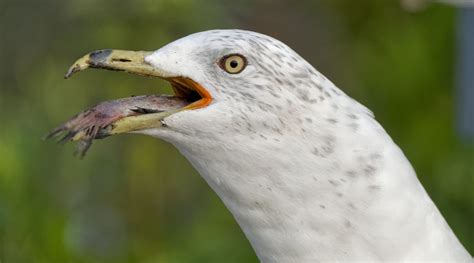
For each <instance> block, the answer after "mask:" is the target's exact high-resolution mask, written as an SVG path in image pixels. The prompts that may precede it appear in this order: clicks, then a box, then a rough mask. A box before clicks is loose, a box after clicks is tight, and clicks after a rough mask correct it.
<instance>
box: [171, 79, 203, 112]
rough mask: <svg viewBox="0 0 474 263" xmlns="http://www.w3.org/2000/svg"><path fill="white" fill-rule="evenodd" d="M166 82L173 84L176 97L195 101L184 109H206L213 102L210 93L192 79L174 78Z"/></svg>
mask: <svg viewBox="0 0 474 263" xmlns="http://www.w3.org/2000/svg"><path fill="white" fill-rule="evenodd" d="M166 80H168V81H169V82H170V83H171V86H172V87H173V90H174V93H175V94H176V96H178V97H182V98H185V99H187V100H190V101H193V102H192V103H191V104H189V105H187V106H186V107H184V108H185V109H193V110H194V109H200V108H204V107H206V106H207V105H209V104H210V103H211V102H212V96H211V94H210V93H209V91H207V90H206V89H205V88H204V87H203V86H202V85H200V84H199V83H197V82H195V81H194V80H192V79H190V78H185V77H174V78H168V79H166Z"/></svg>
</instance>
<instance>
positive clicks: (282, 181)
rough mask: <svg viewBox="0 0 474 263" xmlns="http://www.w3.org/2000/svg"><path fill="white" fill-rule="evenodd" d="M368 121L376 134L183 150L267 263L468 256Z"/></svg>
mask: <svg viewBox="0 0 474 263" xmlns="http://www.w3.org/2000/svg"><path fill="white" fill-rule="evenodd" d="M368 121H369V123H366V124H365V126H370V125H373V126H374V128H373V129H368V130H370V131H371V132H372V133H379V134H377V136H374V134H371V133H368V134H365V135H364V136H346V135H344V134H340V133H333V135H331V136H329V135H328V136H320V135H319V134H318V135H314V136H317V137H318V138H317V139H312V138H311V136H310V135H306V136H305V137H304V138H302V137H301V136H297V135H295V134H288V135H285V134H286V133H285V134H284V135H281V136H280V139H279V141H278V142H272V143H269V142H268V140H260V141H255V142H252V143H250V142H242V141H239V140H238V139H235V140H234V139H233V138H222V141H221V143H219V141H220V139H219V138H216V140H215V141H203V140H201V141H199V142H196V140H193V141H191V140H190V141H188V142H186V143H184V144H176V146H177V148H178V149H179V150H180V151H181V153H182V154H183V155H184V156H185V157H187V159H188V160H189V161H190V162H191V163H192V164H193V166H194V167H195V168H196V169H197V170H198V171H199V173H200V174H201V176H202V177H203V178H204V179H205V180H206V181H207V183H208V184H209V185H210V186H211V187H212V189H213V190H214V191H215V192H216V193H217V194H218V195H219V197H220V198H221V199H222V200H223V202H224V204H225V205H226V206H227V208H228V209H229V210H230V211H231V213H232V214H233V216H234V217H235V219H236V220H237V222H238V224H239V225H240V227H241V228H242V230H243V232H244V233H245V235H246V236H247V238H248V239H249V241H250V242H251V244H252V246H253V248H254V249H255V251H256V253H257V256H258V257H259V259H260V260H261V261H262V262H305V261H310V260H354V259H359V260H424V259H438V260H439V259H447V260H448V259H449V260H452V259H458V260H459V259H465V258H468V253H467V252H466V251H465V250H464V248H463V247H462V245H460V243H459V241H458V240H457V239H456V237H455V236H454V234H453V233H452V231H451V230H450V228H449V226H448V225H447V224H446V222H445V220H444V219H443V217H442V216H441V215H440V213H439V211H438V210H437V208H436V207H435V206H434V204H433V203H432V201H431V200H430V198H429V197H428V195H427V194H426V192H425V191H424V189H423V187H422V186H421V184H420V183H419V181H418V179H417V177H416V174H415V173H414V171H413V169H412V167H411V165H410V164H409V162H408V161H407V160H406V158H405V157H404V155H403V153H402V152H401V151H400V150H399V148H398V147H397V146H396V145H395V144H394V143H393V142H392V140H391V139H390V138H389V137H388V135H386V133H385V131H383V129H381V128H380V127H379V126H378V124H377V123H376V122H375V121H373V123H372V122H371V121H370V120H368ZM290 135H291V136H290ZM193 143H194V144H196V143H199V145H194V146H192V145H193ZM190 145H191V147H190ZM181 146H183V147H181ZM419 251H423V253H419ZM417 252H418V253H417Z"/></svg>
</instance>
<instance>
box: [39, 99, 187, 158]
mask: <svg viewBox="0 0 474 263" xmlns="http://www.w3.org/2000/svg"><path fill="white" fill-rule="evenodd" d="M188 104H190V102H189V101H187V100H185V99H183V98H179V97H175V96H167V95H143V96H135V97H130V98H123V99H117V100H112V101H105V102H102V103H99V104H97V105H96V106H94V107H92V108H89V109H87V110H85V111H83V112H81V113H79V114H77V115H76V116H74V117H72V118H71V119H70V120H68V121H67V122H65V123H64V124H63V125H61V126H59V127H57V128H56V129H54V130H52V131H51V132H50V133H49V134H48V135H47V136H46V139H49V138H52V137H58V138H60V139H59V143H66V142H68V141H78V144H77V148H76V151H75V154H79V156H80V157H81V158H82V157H83V156H84V155H85V154H86V152H87V150H88V149H89V147H90V146H91V145H92V141H93V140H94V139H101V138H104V137H107V136H110V135H113V134H118V133H123V132H129V131H134V130H140V129H141V128H145V127H148V128H149V127H150V122H151V121H152V122H153V123H154V125H155V126H156V127H159V126H162V124H161V123H160V122H159V120H162V119H163V118H165V117H166V116H169V115H171V114H172V113H175V112H176V111H179V109H181V108H184V107H185V106H186V105H188ZM150 117H151V118H150ZM132 118H134V119H133V121H129V119H132ZM137 123H138V125H137ZM140 123H143V124H144V125H142V126H143V127H141V126H140ZM130 124H133V127H131V125H130ZM145 124H146V125H145ZM61 136H62V137H61Z"/></svg>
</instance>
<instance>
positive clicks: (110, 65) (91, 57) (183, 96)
mask: <svg viewBox="0 0 474 263" xmlns="http://www.w3.org/2000/svg"><path fill="white" fill-rule="evenodd" d="M150 54H152V52H148V51H128V50H112V49H104V50H98V51H94V52H91V53H89V54H87V55H85V56H83V57H82V58H80V59H78V60H77V61H76V62H75V63H74V64H73V65H72V66H71V67H70V68H69V70H68V72H67V73H66V75H65V78H69V77H71V76H72V75H73V74H75V73H77V72H79V71H82V70H85V69H88V68H97V69H107V70H114V71H125V72H128V73H132V74H137V75H141V76H147V77H158V78H161V79H164V80H166V81H168V82H169V83H170V84H171V86H172V88H173V90H174V93H175V95H174V96H166V95H149V96H135V97H131V98H124V99H119V100H114V101H106V102H103V103H100V104H98V105H96V106H95V107H93V108H90V109H88V110H85V111H83V112H82V113H80V114H78V115H76V116H74V117H73V118H72V119H70V120H69V121H67V122H66V123H64V124H63V125H61V126H59V127H58V128H56V129H54V130H53V131H52V132H50V134H48V135H47V138H50V137H55V136H58V135H60V134H64V133H65V135H64V136H63V138H62V139H60V141H61V142H67V141H79V142H80V144H79V147H78V152H80V154H81V155H84V153H85V152H86V151H87V149H88V148H89V147H90V145H91V144H92V140H93V139H100V138H104V137H107V136H110V135H114V134H120V133H127V132H134V131H140V130H146V129H151V128H159V127H162V126H163V125H164V124H163V119H164V118H165V117H167V116H170V115H172V114H174V113H176V112H179V111H183V110H194V109H199V108H203V107H205V106H207V105H209V104H210V103H211V101H212V97H211V95H210V93H209V92H208V91H207V90H206V89H205V88H204V87H202V86H201V85H200V84H199V83H197V82H195V81H194V80H192V79H190V78H187V77H182V76H176V77H169V76H166V77H164V75H163V73H161V72H160V70H158V69H156V68H154V67H153V66H152V65H150V64H149V63H147V62H146V61H145V57H146V56H148V55H150ZM81 145H82V146H81Z"/></svg>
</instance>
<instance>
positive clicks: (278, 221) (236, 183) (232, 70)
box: [96, 30, 471, 262]
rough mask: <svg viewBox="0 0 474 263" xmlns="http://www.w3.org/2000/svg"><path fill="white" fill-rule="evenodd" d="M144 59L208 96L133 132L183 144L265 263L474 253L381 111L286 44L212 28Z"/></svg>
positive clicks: (183, 150) (459, 257)
mask: <svg viewBox="0 0 474 263" xmlns="http://www.w3.org/2000/svg"><path fill="white" fill-rule="evenodd" d="M143 60H144V61H143V64H146V67H149V69H147V70H148V71H147V72H149V73H143V72H142V73H139V74H142V75H152V74H155V75H158V76H159V77H162V78H165V79H176V78H182V79H188V80H191V81H192V83H193V85H194V88H193V89H195V90H196V89H197V90H198V91H199V92H198V93H199V95H200V96H201V103H198V104H199V107H191V108H189V109H187V110H182V111H179V112H177V113H173V114H171V115H169V116H167V117H165V118H163V119H162V120H161V123H162V124H163V125H161V126H159V127H156V126H155V127H149V128H147V127H145V128H142V129H140V130H135V131H134V132H138V133H143V134H148V135H151V136H154V137H158V138H161V139H163V140H166V141H168V142H170V143H171V144H173V145H174V146H175V147H177V148H178V149H179V151H180V152H181V153H182V154H183V155H184V156H185V157H186V158H187V159H188V160H189V161H190V162H191V163H192V165H193V166H194V167H195V168H196V169H197V171H198V172H199V173H200V174H201V176H202V177H203V178H204V179H205V180H206V181H207V183H208V184H209V185H210V186H211V188H212V189H213V190H214V191H215V192H216V193H217V194H218V195H219V197H220V198H221V199H222V201H223V202H224V204H225V205H226V207H227V208H228V209H229V210H230V211H231V212H232V214H233V216H234V217H235V219H236V220H237V222H238V224H239V225H240V226H241V228H242V230H243V231H244V233H245V235H246V236H247V238H248V239H249V240H250V242H251V244H252V246H253V248H254V249H255V251H256V253H257V256H258V257H259V259H260V260H261V261H262V262H313V261H324V260H336V261H345V260H396V261H404V260H412V261H413V260H458V261H463V260H464V261H470V260H471V257H470V256H469V254H468V252H467V251H466V250H465V249H464V248H463V247H462V245H461V244H460V243H459V241H458V240H457V238H456V237H455V235H454V234H453V232H452V231H451V229H450V228H449V226H448V225H447V223H446V222H445V220H444V219H443V217H442V216H441V214H440V213H439V211H438V209H437V208H436V206H435V205H434V204H433V203H432V201H431V199H430V198H429V197H428V195H427V193H426V192H425V190H424V189H423V187H422V186H421V184H420V183H419V181H418V179H417V177H416V174H415V172H414V170H413V169H412V167H411V165H410V163H409V162H408V161H407V159H406V158H405V156H404V155H403V153H402V152H401V151H400V149H399V148H398V146H397V145H396V144H395V143H394V142H393V141H392V140H391V138H390V137H389V136H388V135H387V134H386V132H385V130H384V129H383V128H382V127H381V126H380V125H379V123H378V122H377V121H376V120H375V119H374V116H373V115H372V113H371V112H370V111H369V110H368V109H367V108H365V107H364V106H362V105H361V104H359V103H357V102H356V101H355V100H353V99H352V98H350V97H349V96H347V95H346V94H345V93H344V92H342V91H341V90H340V89H338V88H337V87H336V86H335V85H334V84H333V83H332V82H331V81H329V80H328V79H327V78H326V77H324V76H323V75H322V74H321V73H319V72H318V71H317V70H315V69H314V68H313V67H312V66H311V65H310V64H309V63H308V62H307V61H305V60H304V59H303V58H302V57H300V56H299V55H298V54H297V53H296V52H295V51H293V50H292V49H291V48H289V47H288V46H286V45H285V44H283V43H282V42H280V41H278V40H276V39H274V38H271V37H269V36H265V35H262V34H258V33H254V32H249V31H242V30H212V31H206V32H201V33H197V34H193V35H190V36H187V37H184V38H182V39H179V40H177V41H175V42H172V43H170V44H168V45H166V46H165V47H163V48H161V49H159V50H157V51H155V52H153V53H146V55H145V56H144V59H143ZM124 61H126V60H124ZM96 67H99V66H97V65H96ZM109 67H110V66H109ZM122 70H123V69H122ZM125 70H127V71H132V72H133V68H132V70H131V69H130V68H127V69H125ZM184 86H185V85H184ZM196 87H198V88H196ZM187 88H189V87H187ZM203 94H204V95H203ZM204 100H205V101H204ZM157 158H158V157H157Z"/></svg>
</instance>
